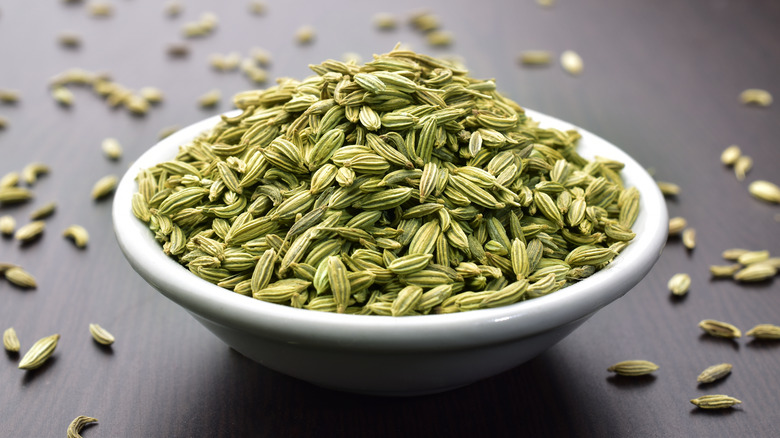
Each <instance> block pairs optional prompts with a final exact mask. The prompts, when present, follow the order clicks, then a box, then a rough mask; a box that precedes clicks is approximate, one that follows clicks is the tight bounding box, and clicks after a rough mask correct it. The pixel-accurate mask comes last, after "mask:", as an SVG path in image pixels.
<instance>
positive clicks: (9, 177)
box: [0, 172, 21, 189]
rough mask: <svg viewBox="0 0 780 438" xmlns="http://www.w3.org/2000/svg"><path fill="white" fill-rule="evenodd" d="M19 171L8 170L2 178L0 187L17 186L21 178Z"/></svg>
mask: <svg viewBox="0 0 780 438" xmlns="http://www.w3.org/2000/svg"><path fill="white" fill-rule="evenodd" d="M20 179H21V178H20V176H19V172H8V173H6V174H5V175H3V177H2V178H0V189H3V188H6V187H16V186H17V185H18V184H19V180H20Z"/></svg>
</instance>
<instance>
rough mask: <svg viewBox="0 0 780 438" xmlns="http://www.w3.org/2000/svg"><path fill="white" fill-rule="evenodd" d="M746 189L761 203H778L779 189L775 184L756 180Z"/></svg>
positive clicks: (779, 199) (779, 201) (779, 197)
mask: <svg viewBox="0 0 780 438" xmlns="http://www.w3.org/2000/svg"><path fill="white" fill-rule="evenodd" d="M748 189H749V190H750V194H751V195H753V196H755V197H756V198H758V199H760V200H762V201H766V202H774V203H776V204H777V203H780V187H778V186H777V185H776V184H773V183H771V182H769V181H762V180H758V181H753V182H752V183H750V186H748Z"/></svg>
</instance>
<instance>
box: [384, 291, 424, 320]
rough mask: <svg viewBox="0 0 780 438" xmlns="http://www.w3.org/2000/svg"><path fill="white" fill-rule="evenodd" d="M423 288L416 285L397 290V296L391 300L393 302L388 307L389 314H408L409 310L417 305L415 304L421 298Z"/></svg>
mask: <svg viewBox="0 0 780 438" xmlns="http://www.w3.org/2000/svg"><path fill="white" fill-rule="evenodd" d="M422 294H423V290H422V288H421V287H418V286H406V287H405V288H403V289H401V290H400V291H398V297H397V298H396V299H395V300H393V304H392V306H391V307H390V314H391V315H392V316H402V315H406V314H408V313H409V312H410V311H411V310H413V309H414V308H415V307H417V304H418V303H419V302H420V299H422Z"/></svg>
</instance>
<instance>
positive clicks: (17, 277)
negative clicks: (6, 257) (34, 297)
mask: <svg viewBox="0 0 780 438" xmlns="http://www.w3.org/2000/svg"><path fill="white" fill-rule="evenodd" d="M5 279H6V280H8V281H10V282H11V283H13V284H15V285H17V286H19V287H22V288H29V289H34V288H35V287H37V286H38V284H37V282H36V281H35V278H34V277H33V276H32V275H30V273H29V272H27V271H25V270H24V269H22V268H21V267H19V266H13V267H10V268H8V269H6V271H5Z"/></svg>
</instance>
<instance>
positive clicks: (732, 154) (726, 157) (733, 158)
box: [720, 144, 742, 166]
mask: <svg viewBox="0 0 780 438" xmlns="http://www.w3.org/2000/svg"><path fill="white" fill-rule="evenodd" d="M741 155H742V149H740V148H739V146H737V145H735V144H733V145H731V146H729V147H727V148H726V149H724V150H723V152H722V153H721V154H720V162H721V163H723V164H725V165H726V166H733V165H734V163H736V162H737V160H738V159H739V157H740V156H741Z"/></svg>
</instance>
